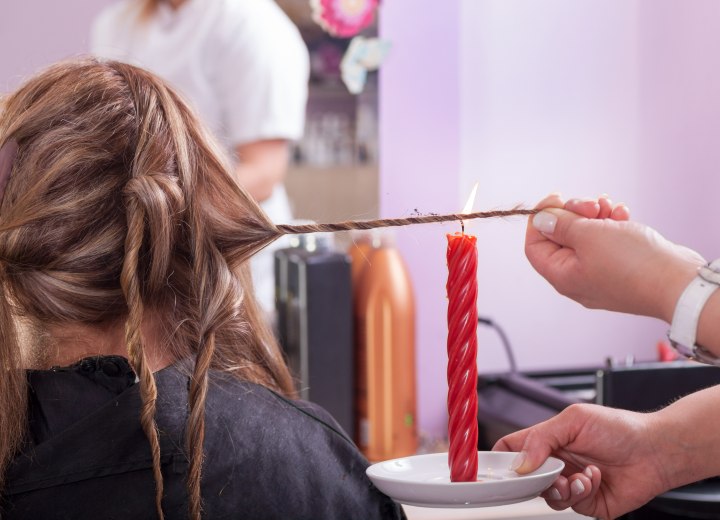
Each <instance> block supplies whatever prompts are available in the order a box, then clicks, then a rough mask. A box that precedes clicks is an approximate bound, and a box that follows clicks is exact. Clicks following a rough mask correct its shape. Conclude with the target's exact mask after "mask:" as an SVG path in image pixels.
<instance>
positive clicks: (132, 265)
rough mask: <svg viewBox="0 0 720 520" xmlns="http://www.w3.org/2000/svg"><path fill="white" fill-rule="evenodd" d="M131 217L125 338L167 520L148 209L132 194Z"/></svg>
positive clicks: (157, 499) (158, 503)
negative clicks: (144, 256)
mask: <svg viewBox="0 0 720 520" xmlns="http://www.w3.org/2000/svg"><path fill="white" fill-rule="evenodd" d="M127 219H128V233H127V237H126V240H125V261H124V262H123V267H122V273H121V277H120V284H121V286H122V289H123V292H124V294H125V299H126V301H127V305H128V317H127V321H126V323H125V341H126V343H127V348H128V357H129V359H130V363H131V364H132V367H133V369H134V370H135V373H136V374H137V376H138V378H139V380H140V398H141V401H142V409H141V412H140V423H141V424H142V428H143V431H144V432H145V435H146V436H147V438H148V441H149V442H150V449H151V452H152V461H153V475H154V477H155V507H156V509H157V514H158V518H159V519H160V520H163V518H164V515H163V511H162V497H163V476H162V471H161V467H160V440H159V438H158V431H157V425H156V423H155V403H156V400H157V388H156V386H155V377H154V376H153V374H152V371H151V370H150V367H149V366H148V363H147V358H146V356H145V350H144V349H143V338H142V322H143V302H142V298H141V295H140V283H139V280H138V273H137V270H138V256H139V253H140V248H141V246H142V242H143V234H144V225H145V224H144V221H145V213H144V211H143V209H142V207H141V206H140V205H139V204H138V203H137V201H136V200H135V199H134V198H133V197H132V196H130V197H128V201H127Z"/></svg>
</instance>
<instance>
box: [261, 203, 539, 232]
mask: <svg viewBox="0 0 720 520" xmlns="http://www.w3.org/2000/svg"><path fill="white" fill-rule="evenodd" d="M538 211H539V210H537V209H522V208H519V207H516V208H513V209H509V210H497V211H481V212H476V213H449V214H446V215H420V216H414V217H405V218H385V219H377V220H348V221H345V222H336V223H328V224H278V225H277V226H275V227H276V228H277V230H278V232H279V233H280V234H281V235H291V234H300V233H321V232H334V231H353V230H365V229H376V228H383V227H396V226H409V225H411V224H431V223H435V222H452V221H457V222H460V223H463V222H464V221H467V220H473V219H487V218H503V217H513V216H521V215H534V214H535V213H537V212H538Z"/></svg>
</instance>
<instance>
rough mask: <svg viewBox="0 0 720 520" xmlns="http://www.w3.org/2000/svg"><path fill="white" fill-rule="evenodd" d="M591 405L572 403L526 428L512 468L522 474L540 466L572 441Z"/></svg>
mask: <svg viewBox="0 0 720 520" xmlns="http://www.w3.org/2000/svg"><path fill="white" fill-rule="evenodd" d="M587 406H589V405H571V406H569V407H568V408H566V409H565V410H563V411H562V412H560V413H559V414H558V415H556V416H555V417H553V418H551V419H548V420H547V421H544V422H541V423H540V424H537V425H535V426H532V427H530V428H527V429H526V430H524V439H525V441H524V443H523V445H522V448H521V449H520V453H518V455H517V457H516V460H515V463H514V464H513V467H512V468H511V469H513V470H515V471H517V472H518V473H520V474H525V473H529V472H531V471H534V470H536V469H537V468H539V467H540V466H541V465H542V463H543V462H545V461H546V460H547V458H548V457H549V456H550V454H551V453H553V452H555V453H557V451H558V450H559V449H560V448H563V447H566V446H568V445H569V444H570V443H572V441H573V439H574V438H575V435H576V434H577V430H578V428H579V427H581V425H582V424H583V422H584V419H583V417H585V414H586V409H587Z"/></svg>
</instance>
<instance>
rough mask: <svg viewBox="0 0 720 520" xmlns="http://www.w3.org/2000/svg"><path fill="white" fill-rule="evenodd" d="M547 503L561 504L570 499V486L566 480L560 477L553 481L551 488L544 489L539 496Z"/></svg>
mask: <svg viewBox="0 0 720 520" xmlns="http://www.w3.org/2000/svg"><path fill="white" fill-rule="evenodd" d="M541 496H542V497H543V498H544V499H545V500H546V501H547V502H562V501H563V500H568V499H569V498H570V484H568V480H567V479H566V478H565V477H563V476H562V475H560V476H559V477H558V478H556V479H555V482H553V484H552V486H550V487H549V488H548V489H546V490H545V491H544V492H543V493H542V495H541Z"/></svg>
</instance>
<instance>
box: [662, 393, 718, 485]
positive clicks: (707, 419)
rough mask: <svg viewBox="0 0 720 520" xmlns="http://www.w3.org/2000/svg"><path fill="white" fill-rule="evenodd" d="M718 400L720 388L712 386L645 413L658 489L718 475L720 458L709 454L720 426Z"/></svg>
mask: <svg viewBox="0 0 720 520" xmlns="http://www.w3.org/2000/svg"><path fill="white" fill-rule="evenodd" d="M718 399H720V387H711V388H708V389H706V390H701V391H699V392H696V393H694V394H690V395H688V396H686V397H683V398H682V399H680V400H678V401H675V402H674V403H673V404H671V405H669V406H667V407H665V408H663V409H662V410H659V411H657V412H655V413H651V414H648V418H649V420H650V422H649V424H648V426H649V428H648V431H649V432H652V433H650V439H651V441H650V443H649V444H650V446H651V447H652V452H653V453H654V454H655V456H654V457H653V461H652V464H653V466H654V469H655V470H656V472H657V473H656V474H657V475H658V476H659V478H660V483H661V485H662V487H663V489H662V490H660V492H663V491H667V490H668V489H673V488H677V487H680V486H684V485H686V484H690V483H692V482H697V481H698V480H702V479H705V478H709V477H712V476H715V475H718V474H720V461H719V460H718V459H717V458H716V457H714V456H712V454H713V453H714V452H715V451H716V449H717V448H716V446H717V435H716V431H717V427H718V426H720V414H718V413H717V411H716V408H717V406H716V403H717V402H718Z"/></svg>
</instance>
